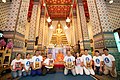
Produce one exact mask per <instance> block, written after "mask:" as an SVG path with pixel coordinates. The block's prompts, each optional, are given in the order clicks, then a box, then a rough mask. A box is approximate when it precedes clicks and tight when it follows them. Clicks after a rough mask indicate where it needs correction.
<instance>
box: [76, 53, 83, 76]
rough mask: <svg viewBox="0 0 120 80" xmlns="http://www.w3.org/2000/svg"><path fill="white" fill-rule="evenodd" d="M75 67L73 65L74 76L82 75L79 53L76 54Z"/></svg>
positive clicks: (81, 62)
mask: <svg viewBox="0 0 120 80" xmlns="http://www.w3.org/2000/svg"><path fill="white" fill-rule="evenodd" d="M75 61H76V65H75V70H76V74H77V75H78V74H80V75H83V59H82V57H80V54H79V53H76V60H75Z"/></svg>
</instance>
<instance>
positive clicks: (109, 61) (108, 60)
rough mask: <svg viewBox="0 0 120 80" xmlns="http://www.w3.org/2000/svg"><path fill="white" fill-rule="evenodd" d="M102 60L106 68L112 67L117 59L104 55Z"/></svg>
mask: <svg viewBox="0 0 120 80" xmlns="http://www.w3.org/2000/svg"><path fill="white" fill-rule="evenodd" d="M102 58H103V60H104V63H105V65H106V66H108V67H112V61H115V58H114V57H113V56H112V55H111V54H108V56H106V55H105V54H103V55H102Z"/></svg>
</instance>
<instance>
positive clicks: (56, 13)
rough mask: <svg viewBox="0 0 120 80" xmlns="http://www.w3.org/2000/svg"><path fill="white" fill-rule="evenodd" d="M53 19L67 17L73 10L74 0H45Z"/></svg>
mask: <svg viewBox="0 0 120 80" xmlns="http://www.w3.org/2000/svg"><path fill="white" fill-rule="evenodd" d="M45 3H46V7H47V10H48V14H49V16H50V18H51V19H66V18H67V17H68V16H69V14H70V10H71V4H72V0H45Z"/></svg>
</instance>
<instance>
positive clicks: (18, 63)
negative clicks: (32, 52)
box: [10, 53, 23, 78]
mask: <svg viewBox="0 0 120 80" xmlns="http://www.w3.org/2000/svg"><path fill="white" fill-rule="evenodd" d="M22 61H23V60H22V59H21V54H20V53H18V54H17V55H16V58H15V59H14V60H12V62H11V67H10V68H11V70H12V72H11V74H12V78H17V77H21V76H22Z"/></svg>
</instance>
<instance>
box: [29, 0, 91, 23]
mask: <svg viewBox="0 0 120 80" xmlns="http://www.w3.org/2000/svg"><path fill="white" fill-rule="evenodd" d="M36 1H37V2H39V0H30V5H29V12H28V21H29V20H30V18H31V14H32V8H33V4H34V2H36ZM42 1H44V2H45V4H46V7H47V10H48V13H47V14H46V15H47V16H48V15H49V16H50V18H51V19H59V20H60V19H66V18H67V17H68V16H70V15H71V14H70V11H71V8H72V6H71V5H73V9H75V8H76V2H75V1H76V0H42ZM42 1H41V2H42ZM81 1H82V3H83V6H84V11H85V16H86V18H88V19H89V11H88V5H87V0H81ZM78 2H79V0H78ZM42 4H43V3H42Z"/></svg>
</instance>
